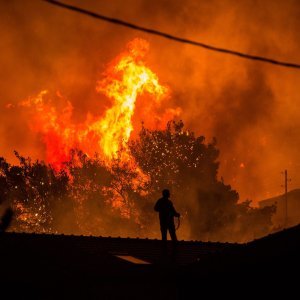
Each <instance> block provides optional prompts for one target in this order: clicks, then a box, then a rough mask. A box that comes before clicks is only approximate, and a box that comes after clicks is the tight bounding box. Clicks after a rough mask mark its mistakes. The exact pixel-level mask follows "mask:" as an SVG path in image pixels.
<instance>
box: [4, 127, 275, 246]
mask: <svg viewBox="0 0 300 300" xmlns="http://www.w3.org/2000/svg"><path fill="white" fill-rule="evenodd" d="M128 146H129V150H130V154H131V155H132V156H133V157H134V160H133V161H132V160H129V161H128V162H126V161H125V162H124V160H122V159H120V158H116V159H114V160H113V161H112V162H111V164H110V165H109V166H107V165H106V164H105V163H104V162H103V161H102V160H101V158H99V157H98V156H97V155H95V156H94V157H88V156H87V155H85V154H84V153H82V152H81V151H79V150H73V151H72V152H71V155H70V157H71V158H70V160H69V161H68V162H66V163H65V164H64V167H63V169H62V170H61V171H58V170H55V169H54V168H53V167H52V166H50V165H47V164H45V163H44V162H42V161H34V162H33V161H32V160H31V159H30V158H24V157H22V156H20V155H19V154H18V153H17V152H16V153H15V154H16V157H17V158H18V160H19V164H18V165H11V164H9V163H8V162H6V160H5V159H4V158H0V201H1V202H7V203H8V204H9V206H10V207H12V209H13V210H14V219H13V222H12V224H11V229H12V230H16V231H28V232H33V231H34V232H60V233H75V234H93V235H123V236H124V235H126V236H141V237H155V236H158V232H159V226H158V222H157V216H156V215H155V213H154V211H153V205H154V203H155V201H156V200H157V199H158V197H160V194H161V191H162V190H163V189H164V188H169V189H170V190H171V199H172V201H174V204H175V205H176V208H177V209H178V211H179V212H181V215H182V216H183V222H182V227H181V232H180V233H179V237H180V235H181V233H182V237H184V238H189V239H190V238H192V239H200V240H218V241H229V240H231V241H245V240H249V239H253V238H256V237H259V236H262V235H265V234H267V233H268V232H270V229H271V216H272V213H273V212H274V208H273V207H267V208H263V209H260V208H254V207H251V205H250V201H245V202H241V203H239V202H238V200H239V195H238V193H237V192H236V191H235V190H232V189H231V186H230V185H226V184H225V183H224V182H223V181H220V180H219V179H218V167H219V163H218V155H219V151H218V149H217V146H216V140H212V142H209V143H206V142H205V138H204V137H203V136H196V135H195V134H194V133H193V132H190V131H188V130H186V129H185V128H184V124H183V122H182V121H180V122H175V121H173V122H169V123H168V125H167V126H166V128H165V129H164V130H149V129H146V128H144V127H142V129H141V131H140V134H139V137H138V138H137V139H136V140H134V141H131V142H130V143H129V144H128ZM130 154H129V155H130Z"/></svg>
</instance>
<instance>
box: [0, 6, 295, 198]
mask: <svg viewBox="0 0 300 300" xmlns="http://www.w3.org/2000/svg"><path fill="white" fill-rule="evenodd" d="M65 2H69V3H72V4H75V5H78V6H81V7H84V8H86V9H90V10H93V11H97V12H100V13H102V14H106V15H110V16H113V17H117V18H122V19H124V20H128V21H130V22H132V23H138V24H141V25H143V26H146V27H153V28H155V29H158V30H162V31H166V32H170V33H173V34H176V35H180V36H184V37H187V38H191V39H195V40H199V41H204V42H207V43H211V44H213V45H218V46H223V47H226V48H230V49H236V50H239V51H245V52H249V53H251V54H256V55H265V56H270V57H274V58H278V59H282V60H290V61H295V62H297V61H298V63H299V57H298V55H297V54H298V53H299V50H300V39H299V29H300V4H299V2H298V1H296V0H289V1H279V0H277V1H273V0H268V1H252V0H245V1H242V2H238V1H234V0H227V1H209V2H207V1H191V0H189V1H184V2H183V1H179V0H177V1H174V0H173V1H171V0H169V1H146V0H143V1H138V0H135V1H106V2H105V1H101V2H99V1H97V2H95V1H65ZM0 8H1V9H0V33H1V43H0V45H1V57H0V66H1V68H0V78H1V80H0V89H1V97H0V107H1V109H0V117H1V127H0V133H1V135H0V152H1V156H5V157H7V158H9V159H13V150H14V149H17V150H18V151H19V152H20V153H22V154H23V155H30V156H33V157H35V158H37V157H39V158H43V147H42V145H41V143H40V141H39V138H38V137H37V136H36V135H34V134H32V133H30V132H29V130H28V128H27V124H28V120H27V116H26V114H24V113H22V112H21V111H20V110H18V109H16V110H10V109H7V108H6V107H5V106H6V105H7V104H8V103H10V104H12V105H16V103H17V102H19V101H20V100H23V99H26V98H27V97H28V96H30V95H35V94H37V93H38V92H39V91H41V90H43V89H49V90H51V91H54V92H55V91H57V90H59V91H60V92H61V93H62V94H63V95H64V97H66V98H67V99H69V100H70V101H71V102H72V104H73V106H74V113H75V116H74V118H75V119H76V120H78V121H82V120H84V119H85V117H86V114H87V113H88V112H99V114H101V112H102V111H103V110H104V108H105V107H108V106H109V104H110V103H109V101H108V100H107V99H105V97H102V96H99V94H97V93H96V92H95V83H96V81H97V80H98V79H99V77H100V74H101V73H102V72H103V70H104V69H105V65H106V63H107V62H109V61H110V60H111V59H112V58H114V57H115V56H116V55H117V54H118V53H119V52H120V49H123V48H124V45H125V44H126V43H127V42H128V41H129V40H131V39H132V38H134V37H142V38H146V39H147V40H149V42H150V47H151V49H150V57H149V61H148V65H149V66H150V67H151V68H152V69H153V70H154V71H155V72H156V73H157V74H158V76H159V78H160V80H161V81H162V82H163V83H165V84H167V85H168V86H169V87H170V89H171V90H172V91H173V92H172V96H171V98H170V104H169V105H170V107H172V106H173V107H174V108H175V107H177V106H180V107H181V108H182V119H183V120H184V122H185V123H186V125H187V127H190V128H191V129H192V130H194V131H196V132H197V133H198V134H203V135H205V136H206V137H207V138H208V140H210V139H211V138H212V137H214V136H215V137H216V138H217V140H218V145H219V148H220V153H221V156H220V163H221V165H220V166H221V168H220V174H219V176H220V177H221V176H222V177H223V178H224V180H225V182H227V183H229V184H232V186H233V187H234V188H236V189H237V190H238V191H239V193H240V196H241V199H242V200H244V199H246V198H250V199H253V200H255V201H257V200H260V199H263V198H265V197H269V196H272V195H275V194H278V193H280V192H281V191H282V190H281V187H280V185H281V181H282V178H281V174H280V172H281V171H282V170H284V169H288V170H289V173H290V176H291V177H292V178H293V181H292V184H291V187H297V186H299V185H300V179H299V176H298V174H297V170H298V169H299V166H300V163H299V161H298V157H299V154H298V153H299V146H300V139H299V129H300V118H299V115H300V106H299V101H298V93H297V87H298V86H299V78H300V77H299V71H297V70H292V69H284V68H280V67H276V66H272V65H267V64H263V63H259V62H252V61H245V60H242V59H239V58H235V57H230V56H226V55H222V54H218V53H212V52H208V51H206V50H203V49H200V48H196V47H192V46H188V45H183V44H179V43H176V42H171V41H168V40H165V39H162V38H159V37H153V36H149V35H146V34H142V33H138V32H135V31H132V30H129V29H125V28H121V27H117V26H115V25H111V24H107V23H103V22H101V21H97V20H93V19H90V18H88V17H85V16H82V15H78V14H76V13H74V12H68V11H66V10H62V9H59V8H55V7H53V6H50V5H49V4H47V3H45V2H42V1H17V0H15V1H1V2H0Z"/></svg>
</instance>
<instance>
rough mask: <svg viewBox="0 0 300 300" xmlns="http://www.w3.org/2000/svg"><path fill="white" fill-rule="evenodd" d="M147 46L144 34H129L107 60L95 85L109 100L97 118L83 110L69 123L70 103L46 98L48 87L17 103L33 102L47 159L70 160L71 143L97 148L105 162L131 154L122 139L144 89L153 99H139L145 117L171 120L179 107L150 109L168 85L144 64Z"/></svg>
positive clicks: (57, 162) (86, 149) (59, 163)
mask: <svg viewBox="0 0 300 300" xmlns="http://www.w3.org/2000/svg"><path fill="white" fill-rule="evenodd" d="M148 48H149V44H148V42H146V41H145V40H142V39H134V40H133V41H131V42H130V43H129V44H128V45H127V49H126V50H125V51H124V52H123V53H121V54H120V55H119V56H118V57H117V58H116V59H115V60H114V61H113V62H112V63H111V64H110V65H109V66H108V68H107V70H106V72H105V74H104V75H105V77H104V78H103V79H102V80H100V81H99V82H98V83H97V87H96V90H97V91H98V92H101V93H103V94H105V95H106V96H107V97H109V98H110V99H112V103H113V104H112V107H111V108H109V109H108V110H107V111H106V112H105V113H104V117H102V118H100V117H98V118H96V117H91V115H88V117H87V119H86V121H85V123H84V124H74V123H72V120H71V118H72V110H73V107H72V105H71V103H70V102H67V105H66V107H64V108H63V109H61V110H59V109H58V108H57V106H53V105H52V104H51V101H47V99H46V98H47V97H48V96H47V91H42V92H41V93H40V94H39V95H38V96H37V97H35V98H31V99H29V100H27V101H24V102H22V103H21V106H27V107H31V108H33V120H34V122H32V123H31V128H32V130H34V131H35V132H38V133H39V134H41V135H42V138H43V141H44V143H45V146H46V160H47V162H49V163H50V164H52V165H53V166H54V167H55V168H57V169H60V168H61V167H62V163H63V162H65V161H68V160H69V158H70V150H71V149H74V148H77V149H80V150H81V151H83V152H84V153H86V154H87V155H89V156H92V155H94V154H95V153H96V152H97V153H99V154H100V155H101V156H102V158H103V159H104V161H105V162H106V163H107V165H108V166H109V165H110V162H111V160H112V159H113V158H115V157H116V156H117V155H119V154H120V157H121V159H122V160H124V161H130V160H132V159H131V158H130V155H129V153H128V148H127V142H128V140H129V139H130V136H131V133H132V131H133V125H132V117H133V115H134V112H135V106H136V100H137V97H138V96H140V95H142V94H144V93H147V94H149V95H150V96H151V100H153V101H152V103H145V104H143V106H144V107H145V108H147V114H148V118H151V119H152V120H153V119H156V120H159V121H160V122H158V123H159V125H161V126H159V127H163V126H165V123H163V121H166V120H165V118H168V120H170V119H171V118H173V117H174V116H175V115H178V114H179V113H180V109H178V108H176V109H167V110H165V112H164V113H163V115H164V116H158V114H157V112H156V111H155V106H159V105H160V104H161V102H162V100H163V99H166V96H167V95H168V89H167V88H166V87H164V86H162V85H161V84H160V83H159V81H158V77H157V75H156V74H155V73H154V72H153V71H151V70H150V69H149V68H148V67H147V66H146V65H145V62H144V59H145V55H146V53H147V52H148ZM57 97H58V98H59V99H60V101H61V100H64V99H62V96H61V95H60V94H59V93H57ZM64 101H65V100H64ZM153 104H154V106H153ZM153 107H154V108H153ZM150 123H151V121H150ZM152 123H153V122H152ZM120 152H121V153H120Z"/></svg>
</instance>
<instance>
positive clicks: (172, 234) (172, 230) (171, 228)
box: [169, 223, 177, 243]
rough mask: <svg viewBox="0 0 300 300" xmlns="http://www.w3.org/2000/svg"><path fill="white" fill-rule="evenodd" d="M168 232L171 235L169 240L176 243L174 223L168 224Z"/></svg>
mask: <svg viewBox="0 0 300 300" xmlns="http://www.w3.org/2000/svg"><path fill="white" fill-rule="evenodd" d="M169 233H170V236H171V240H172V241H173V242H174V243H176V242H177V236H176V229H175V225H174V223H172V224H170V226H169Z"/></svg>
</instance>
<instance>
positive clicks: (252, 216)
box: [130, 121, 274, 240]
mask: <svg viewBox="0 0 300 300" xmlns="http://www.w3.org/2000/svg"><path fill="white" fill-rule="evenodd" d="M130 149H131V152H132V154H133V156H134V157H135V159H136V161H137V163H138V165H139V166H140V167H141V168H142V170H143V171H144V172H145V173H146V174H148V175H149V177H150V179H151V183H150V187H149V195H148V200H149V201H151V200H152V201H153V199H154V197H155V195H157V193H158V192H160V191H161V190H162V189H163V188H165V187H168V188H170V189H171V191H172V192H171V193H172V194H173V198H175V200H176V205H177V206H178V209H179V211H181V212H183V213H184V215H185V216H186V217H185V222H184V224H185V225H186V226H187V227H188V228H189V231H190V233H191V237H193V238H197V239H202V240H228V239H229V238H230V239H234V240H241V239H247V238H253V237H257V236H260V235H263V234H265V233H266V232H268V231H269V230H270V227H271V224H272V223H271V215H272V213H273V211H274V210H273V208H269V209H266V210H262V209H258V208H251V207H250V205H249V204H250V203H249V202H244V203H242V204H238V200H239V195H238V193H237V192H236V191H235V190H232V189H231V187H230V185H226V184H224V183H223V182H222V181H220V180H218V178H217V175H218V173H217V172H218V166H219V163H218V161H217V159H218V155H219V151H218V149H217V148H216V140H215V139H214V140H213V141H212V142H211V143H207V144H205V138H204V137H203V136H200V137H197V136H195V134H194V133H193V132H190V131H188V130H186V129H184V124H183V122H182V121H179V122H175V121H173V122H169V123H168V125H167V127H166V129H165V130H154V131H151V130H148V129H146V128H142V130H141V132H140V135H139V139H137V140H136V141H133V142H131V144H130ZM150 199H151V200H150ZM145 216H146V219H148V220H151V222H150V223H152V222H153V221H152V220H153V219H152V218H153V216H152V215H150V213H148V214H145ZM250 220H252V221H253V222H255V226H254V227H255V230H254V227H253V226H250V225H249V226H243V224H241V222H248V223H251V222H250ZM258 228H260V230H257V229H258ZM233 229H235V230H234V232H235V233H236V234H235V235H233V234H232V230H233Z"/></svg>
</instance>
